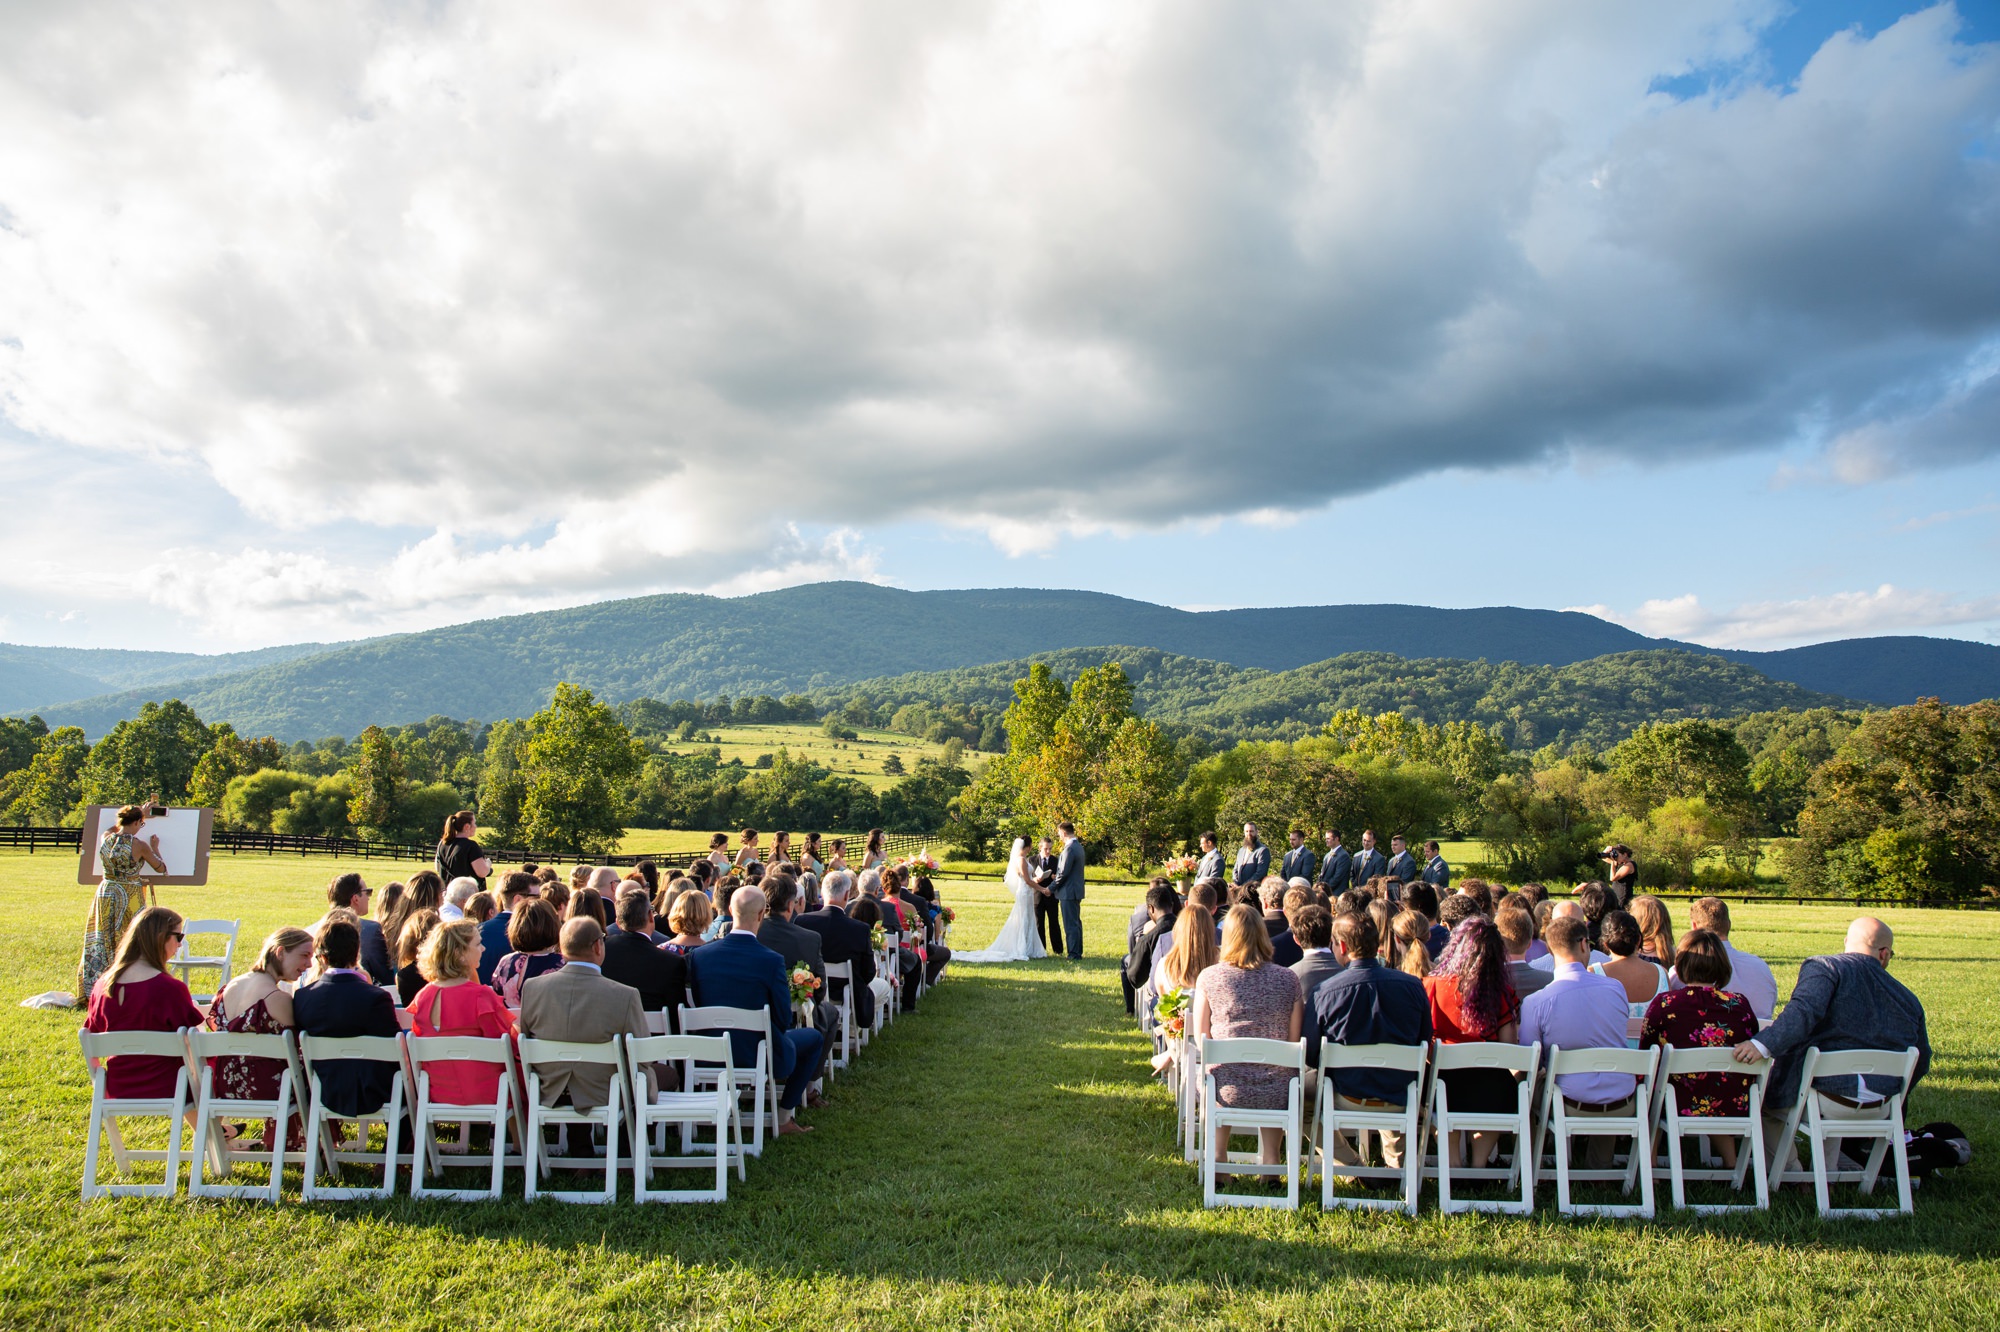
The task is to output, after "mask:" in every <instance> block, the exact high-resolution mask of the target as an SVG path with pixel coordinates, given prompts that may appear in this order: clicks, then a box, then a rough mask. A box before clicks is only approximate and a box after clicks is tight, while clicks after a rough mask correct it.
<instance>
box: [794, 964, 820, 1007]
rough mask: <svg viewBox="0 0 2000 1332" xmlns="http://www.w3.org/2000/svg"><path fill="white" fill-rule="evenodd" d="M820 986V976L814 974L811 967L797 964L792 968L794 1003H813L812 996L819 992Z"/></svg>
mask: <svg viewBox="0 0 2000 1332" xmlns="http://www.w3.org/2000/svg"><path fill="white" fill-rule="evenodd" d="M819 986H820V980H819V977H817V976H815V975H813V974H812V968H811V967H807V966H796V967H793V968H792V1002H793V1003H795V1004H809V1003H811V1002H812V997H813V996H814V995H815V994H818V993H819Z"/></svg>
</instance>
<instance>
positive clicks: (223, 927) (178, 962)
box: [167, 920, 242, 1005]
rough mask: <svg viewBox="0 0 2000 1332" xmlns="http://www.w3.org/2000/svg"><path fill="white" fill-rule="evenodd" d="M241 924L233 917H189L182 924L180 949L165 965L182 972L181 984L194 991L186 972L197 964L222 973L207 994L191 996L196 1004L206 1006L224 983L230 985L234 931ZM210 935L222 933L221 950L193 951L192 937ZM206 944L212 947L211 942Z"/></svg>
mask: <svg viewBox="0 0 2000 1332" xmlns="http://www.w3.org/2000/svg"><path fill="white" fill-rule="evenodd" d="M241 925H242V922H241V921H235V920H191V921H189V922H187V923H186V924H185V925H183V926H181V934H182V936H183V937H182V939H181V947H180V951H179V952H178V953H176V954H175V955H174V959H173V961H171V962H169V963H167V965H168V966H170V967H172V968H173V969H174V970H175V971H178V972H179V973H180V974H181V984H183V985H185V986H187V987H188V989H189V990H190V991H193V989H194V985H193V983H192V982H190V981H189V980H188V972H190V971H193V970H194V969H196V968H198V967H199V968H208V967H213V968H215V969H216V970H218V971H220V972H221V973H222V974H221V976H220V977H219V978H218V979H217V980H216V982H215V989H213V990H211V991H209V992H208V993H207V994H197V995H195V996H194V1001H195V1002H196V1003H198V1004H203V1005H206V1004H207V1003H208V1002H209V1001H211V1000H212V999H214V998H215V996H216V995H217V994H219V993H220V992H221V990H222V987H223V986H225V985H227V984H229V968H230V966H231V964H232V963H233V962H234V960H235V957H236V931H237V930H238V929H239V928H240V927H241ZM209 935H219V936H221V938H222V951H221V952H219V953H198V952H196V951H195V939H196V938H197V937H206V936H209ZM205 946H207V947H213V945H212V944H211V945H205Z"/></svg>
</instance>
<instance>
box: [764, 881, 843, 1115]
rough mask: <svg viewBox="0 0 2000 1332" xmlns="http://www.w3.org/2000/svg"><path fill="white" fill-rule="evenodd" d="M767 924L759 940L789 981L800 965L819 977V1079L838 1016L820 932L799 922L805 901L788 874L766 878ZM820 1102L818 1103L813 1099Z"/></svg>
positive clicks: (816, 1008)
mask: <svg viewBox="0 0 2000 1332" xmlns="http://www.w3.org/2000/svg"><path fill="white" fill-rule="evenodd" d="M763 887H764V912H765V914H764V923H763V924H762V925H759V926H758V927H757V942H758V943H760V944H763V945H764V946H765V947H766V948H768V949H770V950H771V951H772V952H774V953H776V954H777V955H778V956H779V957H781V958H783V959H784V960H785V976H786V983H787V984H790V983H791V982H790V977H791V973H792V971H793V970H794V969H796V968H798V967H804V968H805V969H806V970H808V971H810V972H812V974H813V975H814V976H816V977H818V978H819V982H820V997H819V998H818V999H817V1000H815V1001H814V1003H813V1026H814V1027H816V1028H817V1029H818V1031H819V1034H820V1061H821V1063H820V1067H818V1068H815V1069H813V1071H812V1075H811V1077H809V1078H808V1079H807V1081H809V1082H817V1081H819V1079H820V1078H821V1077H823V1076H824V1075H825V1072H826V1069H825V1061H826V1059H827V1058H828V1057H829V1056H830V1055H831V1054H832V1053H833V1041H832V1039H831V1034H832V1032H833V1031H834V1024H835V1023H836V1022H838V1021H839V1015H838V1014H837V1013H836V1012H835V1011H834V1008H833V1005H832V1004H829V1003H828V1002H826V962H825V959H824V956H823V954H822V953H821V952H820V940H819V935H818V934H816V933H814V932H813V931H811V930H809V929H807V928H805V927H804V926H803V925H800V924H799V923H798V919H797V918H798V914H799V910H800V908H801V907H803V906H804V905H805V903H804V902H803V901H802V900H801V899H800V897H799V886H798V883H797V881H796V880H794V879H793V878H792V876H791V875H789V874H780V873H776V872H773V873H772V874H770V875H769V876H768V877H766V879H765V881H764V885H763ZM812 1103H813V1104H817V1102H812Z"/></svg>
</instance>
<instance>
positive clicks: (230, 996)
mask: <svg viewBox="0 0 2000 1332" xmlns="http://www.w3.org/2000/svg"><path fill="white" fill-rule="evenodd" d="M312 955H313V938H312V936H311V935H310V934H307V933H306V932H305V931H304V930H301V929H297V928H295V927H293V926H290V925H287V926H286V927H285V928H284V929H281V930H278V931H276V932H275V933H273V934H272V935H271V936H270V937H269V938H268V939H266V940H264V946H263V948H262V949H260V950H259V952H258V954H257V960H256V961H255V962H252V963H251V964H250V970H248V971H246V972H244V973H243V974H242V975H241V976H238V977H236V978H235V979H234V980H232V981H230V982H229V983H228V984H227V985H225V986H223V987H222V989H221V990H220V991H219V992H218V993H217V994H216V996H215V998H214V999H213V1000H212V1001H210V1003H209V1005H208V1027H209V1029H210V1030H211V1031H231V1032H242V1033H247V1034H249V1035H253V1036H282V1035H283V1034H284V1033H285V1032H287V1031H290V1030H291V1029H292V1027H293V1025H294V1022H293V1014H292V996H291V993H290V992H289V991H287V990H285V989H283V988H282V987H283V986H285V985H289V984H290V983H292V982H293V981H296V980H297V979H298V978H299V977H300V976H302V975H303V974H305V969H306V967H307V966H308V965H310V964H311V962H312ZM286 1066H287V1065H286V1061H285V1060H283V1059H262V1058H258V1057H256V1056H254V1055H225V1056H223V1057H221V1058H219V1059H211V1060H210V1061H209V1069H210V1070H211V1072H212V1073H213V1074H214V1086H215V1094H216V1095H217V1096H226V1097H230V1098H232V1099H236V1100H244V1101H272V1100H276V1099H277V1096H278V1084H279V1082H280V1081H282V1080H283V1078H284V1074H285V1070H286ZM232 1127H233V1126H232ZM275 1127H276V1126H275V1125H273V1124H271V1123H270V1122H269V1121H266V1122H265V1124H264V1139H263V1141H262V1142H260V1143H258V1144H257V1145H256V1150H258V1151H269V1150H270V1149H271V1141H272V1139H271V1135H272V1133H273V1132H274V1131H275ZM224 1132H225V1133H226V1134H227V1135H228V1136H229V1137H230V1138H232V1139H233V1138H234V1137H235V1136H236V1135H235V1134H234V1133H232V1132H229V1130H227V1129H225V1130H224ZM305 1145H306V1132H305V1121H304V1119H303V1117H302V1116H300V1115H298V1114H296V1113H295V1114H293V1115H292V1117H291V1121H290V1123H289V1124H288V1125H287V1126H286V1130H285V1150H286V1151H288V1152H296V1151H303V1150H304V1149H305Z"/></svg>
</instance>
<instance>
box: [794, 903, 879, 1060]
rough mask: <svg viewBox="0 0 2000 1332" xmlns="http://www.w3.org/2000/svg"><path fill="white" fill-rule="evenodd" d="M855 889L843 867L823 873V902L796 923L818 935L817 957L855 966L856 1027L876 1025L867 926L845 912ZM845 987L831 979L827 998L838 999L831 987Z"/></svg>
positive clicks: (801, 916) (800, 915) (802, 913)
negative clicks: (824, 875)
mask: <svg viewBox="0 0 2000 1332" xmlns="http://www.w3.org/2000/svg"><path fill="white" fill-rule="evenodd" d="M853 891H854V876H853V875H851V874H849V873H848V872H847V871H846V870H835V871H833V872H832V873H831V874H829V875H827V876H826V883H825V884H824V885H822V887H821V889H820V892H821V893H822V895H823V896H824V897H825V899H826V905H825V906H824V907H821V908H820V909H819V910H818V911H805V912H801V913H800V914H799V917H798V920H797V922H796V923H797V924H798V925H800V926H803V927H804V928H806V929H808V930H811V931H812V932H813V933H814V934H817V935H818V936H819V951H820V957H821V958H822V959H823V960H825V961H827V962H832V963H834V964H836V965H838V964H839V963H842V962H847V963H851V964H852V965H853V967H854V1022H855V1025H856V1027H872V1026H874V1025H875V987H874V985H873V981H874V980H875V950H874V949H873V948H872V947H870V946H869V942H868V927H867V926H866V925H863V924H862V923H861V922H860V921H858V920H856V919H854V917H852V916H850V915H848V914H847V900H848V898H849V897H850V896H851V895H852V894H853ZM836 985H839V986H845V985H846V982H845V981H830V982H828V984H827V998H828V999H829V1000H832V1001H834V1002H836V1003H837V1002H839V999H840V995H839V994H838V993H836V992H835V991H834V989H833V987H834V986H836Z"/></svg>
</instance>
